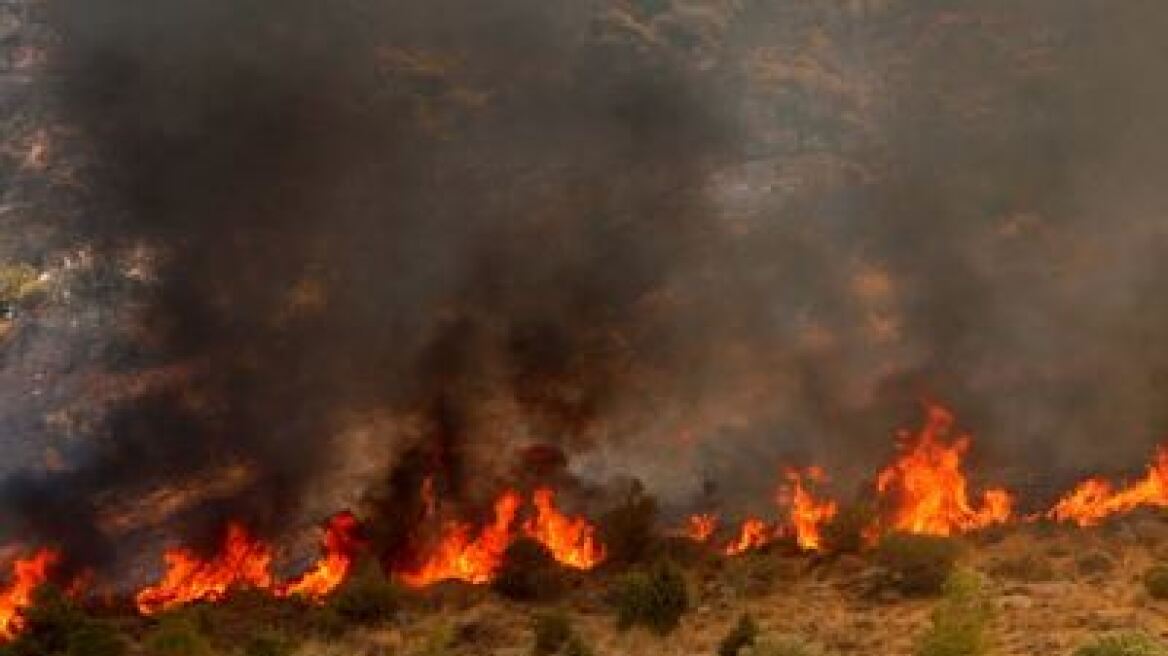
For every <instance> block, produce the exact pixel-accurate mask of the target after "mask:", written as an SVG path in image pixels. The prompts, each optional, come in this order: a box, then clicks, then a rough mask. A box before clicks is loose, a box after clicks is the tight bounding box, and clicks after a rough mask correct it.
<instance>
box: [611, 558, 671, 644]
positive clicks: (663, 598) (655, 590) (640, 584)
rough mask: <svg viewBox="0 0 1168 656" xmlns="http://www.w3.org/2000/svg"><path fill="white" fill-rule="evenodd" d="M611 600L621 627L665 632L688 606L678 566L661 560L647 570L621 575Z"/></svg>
mask: <svg viewBox="0 0 1168 656" xmlns="http://www.w3.org/2000/svg"><path fill="white" fill-rule="evenodd" d="M612 601H613V604H614V605H615V606H616V611H617V625H618V626H619V627H620V628H622V629H628V628H631V627H633V626H644V627H646V628H648V629H650V630H652V631H654V632H655V633H658V634H661V635H664V634H667V633H669V632H670V631H673V630H674V629H675V628H677V625H678V624H679V623H680V622H681V616H682V615H683V614H684V613H685V611H686V610H687V609H688V608H689V591H688V589H687V587H686V583H685V576H684V575H683V574H682V572H681V570H680V569H678V567H677V565H674V564H673V563H672V562H671V561H668V560H662V561H658V562H657V563H656V564H654V565H653V566H652V567H650V568H649V569H648V570H645V571H637V572H631V573H629V574H626V575H624V577H622V578H621V580H620V581H618V582H617V585H616V588H615V590H614V595H613V600H612Z"/></svg>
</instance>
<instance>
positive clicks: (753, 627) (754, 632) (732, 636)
mask: <svg viewBox="0 0 1168 656" xmlns="http://www.w3.org/2000/svg"><path fill="white" fill-rule="evenodd" d="M757 639H758V624H756V623H755V621H754V618H753V617H751V616H750V615H749V614H747V613H744V614H743V615H742V616H741V617H739V618H738V624H736V625H734V628H733V629H731V630H730V633H728V634H726V637H725V638H722V641H721V642H720V643H718V656H738V652H740V651H741V650H742V648H743V647H751V646H753V645H754V642H755V640H757Z"/></svg>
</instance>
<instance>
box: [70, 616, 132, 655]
mask: <svg viewBox="0 0 1168 656" xmlns="http://www.w3.org/2000/svg"><path fill="white" fill-rule="evenodd" d="M125 653H126V641H125V640H124V639H123V638H122V636H121V634H119V633H118V632H117V630H116V629H114V628H113V627H111V626H110V625H108V624H105V623H102V622H94V621H91V622H89V623H87V624H85V625H84V626H81V627H78V628H77V629H75V630H73V631H72V632H71V633H70V634H69V638H68V641H67V647H66V648H65V656H122V654H125Z"/></svg>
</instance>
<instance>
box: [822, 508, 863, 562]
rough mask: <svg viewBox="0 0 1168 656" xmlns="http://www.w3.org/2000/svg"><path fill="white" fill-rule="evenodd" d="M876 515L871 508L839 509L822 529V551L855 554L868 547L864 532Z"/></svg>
mask: <svg viewBox="0 0 1168 656" xmlns="http://www.w3.org/2000/svg"><path fill="white" fill-rule="evenodd" d="M875 517H876V514H875V512H874V511H873V510H872V508H871V506H868V505H864V504H852V505H849V506H844V507H843V508H840V510H839V512H837V513H836V515H835V517H833V518H832V519H831V521H830V522H828V523H827V524H826V525H825V526H824V527H823V549H824V551H826V552H828V553H837V554H843V553H847V554H857V553H860V552H861V551H863V550H864V549H865V547H867V546H868V543H867V539H866V538H865V537H864V531H865V530H866V529H867V528H868V527H869V526H871V525H872V520H873V519H875Z"/></svg>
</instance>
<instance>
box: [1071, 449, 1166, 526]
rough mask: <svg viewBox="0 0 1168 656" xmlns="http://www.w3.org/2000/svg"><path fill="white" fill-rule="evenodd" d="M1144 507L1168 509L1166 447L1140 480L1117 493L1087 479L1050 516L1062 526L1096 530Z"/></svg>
mask: <svg viewBox="0 0 1168 656" xmlns="http://www.w3.org/2000/svg"><path fill="white" fill-rule="evenodd" d="M1141 506H1155V507H1165V506H1168V449H1165V448H1164V447H1161V448H1159V449H1157V450H1156V457H1155V460H1154V461H1153V462H1152V463H1151V464H1150V465H1148V470H1147V472H1146V473H1145V474H1144V477H1143V478H1141V479H1140V480H1138V481H1135V482H1134V483H1131V484H1130V485H1128V486H1127V487H1124V488H1122V489H1119V490H1116V489H1114V488H1113V487H1112V486H1111V484H1110V483H1108V482H1107V481H1105V480H1103V479H1099V478H1090V479H1087V480H1085V481H1083V482H1082V483H1080V484H1079V485H1078V486H1076V487H1075V489H1073V490H1071V492H1070V493H1068V494H1067V495H1066V496H1064V497H1063V498H1062V499H1060V500H1059V502H1058V503H1056V504H1055V506H1054V508H1052V509H1051V510H1050V512H1049V513H1048V516H1049V517H1050V518H1051V519H1055V520H1057V521H1060V522H1074V523H1075V524H1078V525H1079V526H1094V525H1096V524H1098V523H1100V522H1102V521H1103V520H1104V519H1105V518H1106V517H1108V516H1109V515H1114V514H1116V513H1123V512H1129V511H1131V510H1134V509H1136V508H1138V507H1141Z"/></svg>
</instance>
